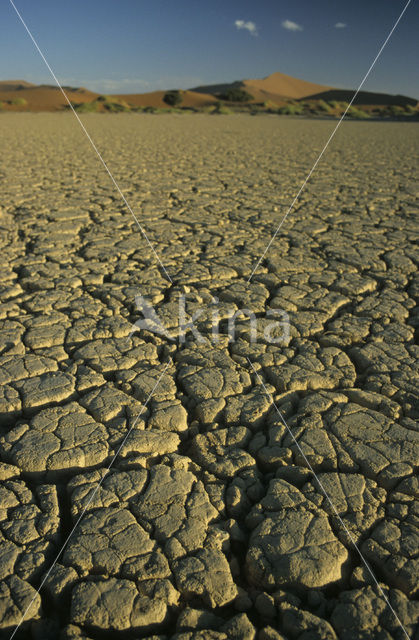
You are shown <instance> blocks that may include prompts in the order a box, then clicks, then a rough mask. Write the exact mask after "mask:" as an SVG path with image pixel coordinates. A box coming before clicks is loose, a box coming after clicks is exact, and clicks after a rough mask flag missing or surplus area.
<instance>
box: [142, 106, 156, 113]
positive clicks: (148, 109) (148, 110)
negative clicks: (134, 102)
mask: <svg viewBox="0 0 419 640" xmlns="http://www.w3.org/2000/svg"><path fill="white" fill-rule="evenodd" d="M143 113H157V109H156V107H151V106H149V107H144V109H143Z"/></svg>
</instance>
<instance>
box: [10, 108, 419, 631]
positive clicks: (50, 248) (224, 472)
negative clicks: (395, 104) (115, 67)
mask: <svg viewBox="0 0 419 640" xmlns="http://www.w3.org/2000/svg"><path fill="white" fill-rule="evenodd" d="M83 121H84V122H85V124H86V126H87V128H88V130H89V132H90V133H91V135H92V137H93V139H94V140H95V142H96V143H97V146H98V148H99V149H100V150H101V151H102V153H103V157H104V159H105V160H106V162H107V163H108V164H109V167H110V168H111V170H112V172H113V173H114V175H115V178H116V180H117V181H118V182H119V184H120V186H121V188H122V189H123V192H124V194H125V196H126V198H127V199H128V200H129V202H130V204H131V206H132V207H133V209H134V211H135V213H136V215H137V216H138V218H139V220H140V221H141V224H142V225H143V226H144V228H145V230H146V232H147V235H148V237H149V239H150V241H151V242H152V244H153V246H154V247H155V249H156V251H157V252H158V255H159V257H160V259H161V261H162V263H163V264H164V266H165V268H166V269H167V272H168V274H169V275H170V277H171V278H172V280H173V283H172V284H171V283H170V282H169V281H168V279H167V278H166V277H165V274H164V272H163V270H162V269H161V268H160V267H159V265H158V262H157V260H156V258H155V256H154V254H153V252H152V251H151V249H150V247H149V246H148V245H147V243H146V241H145V239H144V238H143V236H142V235H141V233H140V232H139V230H138V227H137V225H136V223H135V221H134V220H133V218H132V216H131V214H130V213H129V212H128V211H127V210H126V209H125V208H124V206H123V204H122V202H121V198H120V196H119V195H118V193H117V192H116V191H115V188H114V186H113V185H112V183H111V181H110V180H109V177H108V175H107V174H106V172H105V171H104V169H103V167H102V166H101V164H100V163H99V161H98V159H97V157H96V156H95V154H94V153H93V151H92V149H91V147H90V146H89V143H88V141H87V140H86V138H85V136H84V134H83V133H82V131H81V130H80V128H79V126H78V124H77V122H76V121H75V119H74V117H73V116H72V115H71V114H56V115H55V114H54V115H48V114H39V115H34V114H23V115H22V114H15V115H14V114H5V115H3V116H1V117H0V135H1V139H2V159H3V162H2V168H1V173H2V185H3V190H2V196H1V220H0V225H1V228H0V237H1V252H0V261H1V268H0V273H1V285H2V288H1V301H2V306H1V320H0V335H1V340H0V345H1V356H0V380H1V383H2V385H1V398H0V405H1V406H0V410H1V419H0V451H1V464H0V472H1V485H0V572H1V574H0V579H1V583H0V624H1V628H2V630H3V631H2V634H3V635H2V636H1V637H2V638H3V637H4V638H9V637H10V635H11V633H12V632H13V630H14V628H15V626H16V625H18V624H19V623H20V622H21V620H22V615H23V614H24V613H25V612H26V613H25V619H24V621H23V622H22V624H21V625H20V627H19V630H18V632H17V633H16V635H15V637H21V638H30V639H32V640H38V639H42V640H49V639H51V640H56V639H57V638H60V640H81V639H82V638H83V639H85V640H88V639H90V640H99V639H102V638H103V639H108V638H116V639H118V638H121V640H122V639H124V640H126V639H134V638H135V639H139V638H148V639H151V638H154V639H156V640H157V639H160V640H163V638H165V639H167V640H169V639H170V640H174V639H176V640H192V639H194V640H195V639H196V640H198V639H199V640H201V639H202V640H204V639H205V640H206V639H210V640H211V639H212V640H227V639H230V638H233V639H237V640H252V639H254V638H257V640H280V639H288V640H294V639H297V640H309V639H310V640H317V639H319V640H320V639H321V640H336V639H339V640H355V639H359V638H360V639H362V640H367V639H373V638H374V639H375V638H380V639H382V640H391V639H393V638H396V639H402V638H406V635H405V634H407V635H408V636H409V635H410V636H412V637H413V636H414V634H415V627H414V625H415V621H416V620H417V617H418V605H417V601H415V595H417V576H418V573H419V571H418V555H417V551H418V532H417V503H415V496H417V487H418V485H417V480H415V475H414V472H415V467H416V466H417V464H418V452H419V445H418V433H417V421H416V420H417V418H418V403H417V369H415V366H416V363H417V350H416V349H417V348H416V347H415V346H414V332H415V327H416V328H417V322H418V312H417V307H415V296H416V295H417V292H418V286H419V280H418V275H417V257H418V256H417V253H415V249H414V244H413V241H414V237H415V231H417V218H416V220H415V216H417V213H418V209H417V199H416V198H415V195H417V194H415V188H417V186H416V187H415V180H416V177H417V176H415V172H416V165H415V162H416V158H415V155H414V153H415V148H416V149H417V143H418V131H419V129H418V125H416V124H406V123H400V124H396V123H364V122H360V123H344V124H343V125H342V127H341V129H340V130H339V131H338V133H337V135H336V137H335V139H334V140H333V142H332V144H331V146H330V148H329V149H328V150H327V152H326V154H325V156H324V158H323V160H322V161H321V163H320V165H319V166H318V168H317V170H316V172H315V174H314V175H313V177H312V179H311V180H310V182H309V184H308V186H307V189H306V191H305V193H304V195H303V196H302V197H301V199H300V200H299V201H298V203H297V205H296V208H295V210H294V211H293V212H292V213H291V214H290V216H289V217H288V219H287V220H286V222H285V224H284V225H283V227H282V228H281V231H280V233H279V234H278V237H277V239H276V241H275V242H274V244H273V245H272V247H271V249H270V251H269V253H268V254H267V256H266V259H265V260H263V262H262V263H261V265H260V267H259V269H258V270H257V272H256V273H255V275H254V277H253V279H252V281H251V282H250V283H248V277H249V275H250V273H251V271H252V268H253V266H254V265H255V263H256V262H257V260H258V259H259V257H260V255H261V254H262V251H263V250H264V248H265V246H266V244H267V242H268V240H269V238H270V236H271V233H272V232H273V231H274V230H275V228H276V227H277V225H278V223H279V221H280V220H281V217H282V216H283V214H284V213H285V212H286V210H287V208H288V206H289V204H290V202H291V201H292V199H293V197H294V195H295V194H296V192H297V191H298V189H299V187H300V185H301V183H302V181H303V179H304V177H305V176H306V174H307V172H308V171H309V169H310V168H311V166H312V164H313V162H314V160H315V159H316V157H317V155H318V153H319V152H320V150H321V149H322V147H323V145H324V143H325V141H326V140H327V138H328V136H329V135H330V133H331V131H332V129H333V127H334V126H335V123H333V122H319V121H317V122H312V121H308V120H307V121H304V120H290V119H289V118H284V119H283V118H279V117H269V116H265V117H251V116H234V117H232V116H230V117H228V116H205V115H193V116H176V115H170V116H169V115H168V116H153V115H119V116H101V115H91V116H84V117H83ZM416 185H417V182H416ZM415 223H416V227H415ZM139 295H141V296H143V297H144V299H146V300H147V301H148V303H149V304H152V305H154V309H155V311H156V314H157V316H158V318H160V321H161V323H162V325H164V327H165V328H166V330H167V333H166V335H162V334H156V333H155V332H153V331H152V330H151V328H150V330H147V329H146V328H140V326H139V325H137V326H134V329H135V331H134V332H132V331H133V324H134V323H136V322H137V321H139V320H140V319H141V318H142V314H141V313H140V311H139V310H138V304H137V303H138V300H139V298H138V296H139ZM182 296H183V297H182ZM136 297H137V302H136ZM181 300H186V301H185V306H186V317H190V316H192V315H195V316H196V320H195V326H196V331H198V330H199V331H200V334H196V335H195V334H194V333H193V332H192V331H189V332H188V333H186V339H185V340H183V339H179V338H178V337H176V336H177V332H178V324H179V315H178V310H179V303H180V301H181ZM243 308H246V309H248V310H250V311H252V312H254V313H255V316H256V319H257V323H256V324H257V340H256V342H252V332H251V330H250V329H251V326H249V322H248V321H247V320H246V318H245V317H240V318H238V319H237V322H236V327H235V328H236V331H235V339H234V340H230V341H229V334H228V322H227V320H228V317H229V315H231V314H232V313H234V312H236V311H237V310H239V309H243ZM272 310H282V311H285V312H287V313H288V316H289V322H290V330H289V339H285V338H286V335H285V334H284V335H280V336H279V338H278V339H279V342H277V343H273V342H272V339H271V334H270V333H269V332H268V333H266V331H265V329H266V326H267V323H268V322H272V317H269V313H268V312H269V311H272ZM188 314H189V315H188ZM214 315H215V316H217V317H219V318H220V319H221V321H220V329H219V335H218V340H217V339H216V338H217V334H216V332H214V331H213V326H214V321H213V320H214ZM281 329H283V327H282V328H281ZM199 335H201V336H203V338H202V340H203V341H199ZM248 357H249V358H250V360H251V362H252V363H253V367H254V369H255V371H257V372H258V374H259V376H260V379H259V378H258V377H257V375H256V374H255V371H253V369H252V368H251V366H250V364H249V362H248V361H247V358H248ZM167 364H168V366H167ZM165 367H167V368H166V369H165ZM261 380H262V381H263V383H264V385H265V387H266V390H267V392H268V393H269V394H272V396H273V397H274V399H275V403H276V405H277V408H278V410H279V412H280V413H281V415H282V416H283V417H284V419H285V421H286V423H287V425H288V427H289V429H287V428H286V426H285V424H284V422H283V421H282V419H281V417H280V415H279V413H278V412H277V411H276V410H275V408H274V407H273V406H272V403H271V401H270V399H269V398H268V397H267V395H266V393H265V391H264V389H263V387H262V385H261ZM158 381H159V384H158V385H157V387H156V388H154V387H155V385H156V382H158ZM153 388H154V391H153ZM151 392H152V396H151V398H149V395H150V393H151ZM148 398H149V400H148V402H147V407H146V410H145V411H143V413H142V415H141V416H140V417H139V418H138V414H139V412H140V410H141V407H142V404H143V403H144V402H146V401H147V399H148ZM130 430H131V431H130ZM129 432H130V435H129V437H128V438H127V439H126V440H125V442H124V437H125V436H126V434H127V433H129ZM121 444H123V446H122V448H121ZM118 452H119V453H118ZM116 453H118V455H117V457H116V458H115V459H114V456H115V454H116ZM112 461H113V464H112V467H111V469H110V470H109V471H107V469H108V467H109V465H110V464H111V462H112ZM310 467H311V470H310ZM312 471H314V474H315V475H313V473H312ZM324 492H326V494H327V496H328V498H326V497H325V493H324ZM329 500H330V501H329ZM332 505H333V506H332ZM415 509H416V510H415ZM80 516H82V517H81V519H80ZM75 524H77V526H76V527H75V529H74V531H73V533H72V535H71V536H70V538H69V540H68V543H67V545H66V547H65V549H64V550H63V552H62V553H61V554H60V555H59V557H58V559H57V560H56V558H57V554H58V553H59V551H60V549H61V548H62V545H63V544H64V542H65V541H66V539H67V538H68V536H69V534H70V532H71V531H72V530H73V528H74V525H75ZM354 543H355V544H356V545H357V547H358V549H359V550H360V551H361V553H362V556H363V558H364V559H365V561H366V562H367V563H368V564H369V566H370V568H371V570H372V573H373V575H374V577H375V579H376V580H377V581H378V585H377V583H376V582H375V581H374V578H373V577H372V576H371V574H370V573H369V572H368V570H367V569H366V567H365V565H364V564H363V561H362V560H361V558H360V556H359V554H358V552H357V550H356V548H355V546H354ZM51 566H52V569H51V570H50V572H49V573H48V577H47V579H46V580H45V582H44V584H43V587H42V589H41V590H40V592H39V594H38V593H37V589H38V587H39V585H40V584H41V582H42V581H43V579H44V577H45V575H46V574H47V571H48V570H49V569H50V568H51ZM31 603H32V604H31ZM29 604H31V606H30V608H29V609H28V605H29Z"/></svg>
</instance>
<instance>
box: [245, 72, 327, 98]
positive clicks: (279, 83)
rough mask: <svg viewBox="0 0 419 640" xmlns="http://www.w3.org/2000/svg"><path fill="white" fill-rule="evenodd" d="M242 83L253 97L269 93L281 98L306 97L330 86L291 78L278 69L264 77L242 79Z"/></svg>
mask: <svg viewBox="0 0 419 640" xmlns="http://www.w3.org/2000/svg"><path fill="white" fill-rule="evenodd" d="M243 85H244V87H245V88H246V90H247V91H248V92H249V93H251V94H252V95H253V96H254V97H255V98H256V97H257V95H256V94H257V93H259V94H260V95H263V94H265V95H266V94H267V93H269V94H271V95H275V96H277V97H278V96H279V97H281V98H293V99H298V98H306V97H307V96H310V95H312V94H313V93H320V92H322V91H327V90H328V89H330V88H331V87H328V86H325V85H321V84H315V83H313V82H306V80H299V79H298V78H292V77H291V76H287V75H285V73H280V72H279V71H277V72H276V73H271V75H270V76H267V77H266V78H262V79H258V78H255V79H254V80H243ZM267 99H269V98H265V100H267Z"/></svg>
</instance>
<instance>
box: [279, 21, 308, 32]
mask: <svg viewBox="0 0 419 640" xmlns="http://www.w3.org/2000/svg"><path fill="white" fill-rule="evenodd" d="M281 25H282V26H283V27H284V29H287V30H288V31H302V30H303V27H302V26H301V25H300V24H297V23H296V22H293V21H292V20H283V21H282V22H281Z"/></svg>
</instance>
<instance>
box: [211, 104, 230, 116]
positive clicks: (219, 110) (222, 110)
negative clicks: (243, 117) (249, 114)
mask: <svg viewBox="0 0 419 640" xmlns="http://www.w3.org/2000/svg"><path fill="white" fill-rule="evenodd" d="M212 113H216V114H219V115H222V116H229V115H230V114H231V113H233V112H232V110H231V109H229V108H228V107H226V106H224V105H223V103H222V102H216V103H215V108H214V110H213V111H212Z"/></svg>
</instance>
